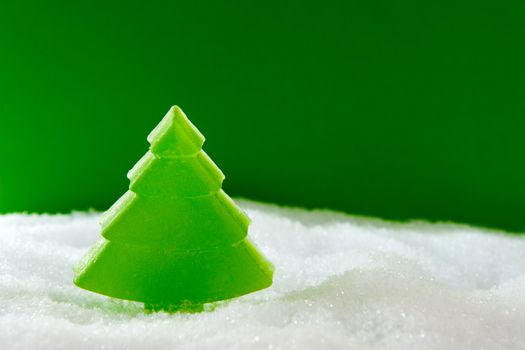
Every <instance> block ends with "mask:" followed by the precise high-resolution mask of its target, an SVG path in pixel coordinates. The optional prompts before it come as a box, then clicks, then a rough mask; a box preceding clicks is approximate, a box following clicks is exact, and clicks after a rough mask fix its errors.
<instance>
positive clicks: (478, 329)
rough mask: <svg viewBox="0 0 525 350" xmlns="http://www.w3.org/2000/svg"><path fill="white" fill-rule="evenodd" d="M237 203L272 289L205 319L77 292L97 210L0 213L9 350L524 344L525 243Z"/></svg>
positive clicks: (1, 324)
mask: <svg viewBox="0 0 525 350" xmlns="http://www.w3.org/2000/svg"><path fill="white" fill-rule="evenodd" d="M240 204H241V206H242V207H243V208H245V209H246V211H247V213H248V215H249V216H250V217H251V219H252V225H251V227H250V233H249V234H250V236H251V238H252V240H253V241H254V242H256V244H257V245H258V246H259V248H260V249H261V250H262V251H263V252H264V253H265V255H266V256H267V257H268V258H269V259H270V260H271V261H272V262H273V263H274V265H275V267H276V272H275V276H274V285H273V286H272V287H271V288H269V289H267V290H264V291H260V292H257V293H253V294H250V295H246V296H244V297H241V298H238V299H235V300H232V301H228V302H221V303H219V304H218V306H217V308H216V309H215V311H211V312H204V313H200V314H175V315H168V314H164V313H159V314H148V315H145V314H144V313H143V312H142V305H141V304H138V303H133V302H127V301H121V300H115V299H110V298H107V297H104V296H101V295H97V294H93V293H90V292H87V291H84V290H82V289H79V288H76V287H75V286H74V285H73V284H72V282H71V280H72V276H73V273H72V268H73V266H74V264H75V263H76V262H77V261H78V259H79V258H80V257H81V256H82V255H83V254H84V253H85V252H86V250H87V248H88V247H89V246H90V245H91V244H92V243H94V242H95V241H96V240H98V239H99V237H100V236H99V234H100V232H99V226H98V224H97V222H98V219H99V214H98V213H74V214H71V215H22V214H13V215H4V216H0V349H68V350H69V349H76V350H80V349H167V348H177V349H248V348H253V349H321V348H327V349H339V348H341V349H342V348H350V347H354V348H359V349H452V348H456V349H458V348H461V349H481V348H487V349H523V348H525V333H524V332H523V326H524V325H525V236H510V235H506V234H503V233H500V232H495V231H487V230H482V229H476V228H471V227H467V226H460V225H452V224H430V223H424V222H411V223H405V224H395V223H388V222H384V221H381V220H377V219H366V218H358V217H351V216H346V215H343V214H338V213H334V212H329V211H313V212H312V211H306V210H300V209H284V208H278V207H275V206H270V205H264V204H257V203H254V202H248V201H240Z"/></svg>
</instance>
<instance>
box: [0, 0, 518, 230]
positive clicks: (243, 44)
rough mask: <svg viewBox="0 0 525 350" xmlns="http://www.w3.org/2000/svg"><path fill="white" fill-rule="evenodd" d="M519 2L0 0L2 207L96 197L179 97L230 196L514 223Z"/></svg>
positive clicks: (53, 207) (112, 186)
mask: <svg viewBox="0 0 525 350" xmlns="http://www.w3.org/2000/svg"><path fill="white" fill-rule="evenodd" d="M524 15H525V3H524V2H522V1H516V2H507V1H500V2H496V1H476V2H474V1H450V2H446V1H445V2H444V1H429V2H427V1H404V0H402V1H356V0H350V1H330V0H328V1H319V2H308V1H295V2H290V1H275V2H273V1H268V2H254V1H243V2H222V1H184V2H183V1H171V2H156V1H145V2H132V1H131V2H130V1H126V2H124V1H107V2H70V1H58V2H57V1H20V2H16V1H10V2H2V3H0V29H1V30H0V118H1V119H0V120H1V125H0V149H1V152H2V153H1V159H0V164H1V171H0V211H2V212H10V211H20V210H28V211H37V212H57V211H60V212H64V211H70V210H71V209H86V208H90V207H94V208H96V209H105V208H107V207H108V206H109V205H111V204H112V203H113V202H114V201H115V200H116V199H117V198H118V197H119V196H120V195H121V194H122V193H123V192H124V191H125V190H126V188H127V185H128V181H127V179H126V177H125V175H126V172H127V170H128V169H130V168H131V167H132V166H133V164H134V163H135V162H136V161H137V160H138V159H139V158H140V157H141V156H142V154H143V153H144V152H145V151H146V149H147V143H146V135H147V134H148V133H149V132H150V130H151V129H152V128H153V127H154V126H155V125H156V124H157V123H158V121H160V119H161V118H162V116H163V115H164V114H165V112H166V111H167V110H168V108H169V107H170V105H172V104H178V105H180V106H181V107H182V108H183V109H184V110H185V112H186V114H187V115H188V116H189V117H190V119H191V120H192V121H193V122H194V124H196V125H197V127H199V129H200V130H201V131H202V132H203V134H204V135H205V136H206V137H207V142H206V144H205V150H206V151H207V152H208V153H209V154H210V156H211V157H212V158H213V159H214V160H215V162H216V163H217V164H218V165H219V167H221V169H222V170H223V171H224V172H225V174H226V176H227V179H226V181H225V184H224V187H225V190H226V191H227V192H228V193H229V194H231V195H233V196H243V197H248V198H252V199H256V200H263V201H271V202H277V203H280V204H286V205H300V206H306V207H321V208H333V209H338V210H343V211H346V212H349V213H357V214H365V215H374V216H380V217H385V218H391V219H408V218H426V219H432V220H455V221H461V222H467V223H474V224H478V225H485V226H492V227H500V228H505V229H509V230H524V229H525V216H524V208H525V206H524V204H525V183H524V181H525V177H524V175H525V174H524V173H525V155H524V152H523V151H524V149H525V137H524V133H523V131H524V127H525V95H524V93H525V89H524V82H525V69H524V64H525V63H524V62H525V48H524V38H525V21H524V18H525V16H524Z"/></svg>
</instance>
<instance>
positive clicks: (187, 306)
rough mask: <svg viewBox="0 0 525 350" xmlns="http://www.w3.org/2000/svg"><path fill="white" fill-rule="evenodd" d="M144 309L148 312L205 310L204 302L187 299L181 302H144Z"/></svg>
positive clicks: (193, 311)
mask: <svg viewBox="0 0 525 350" xmlns="http://www.w3.org/2000/svg"><path fill="white" fill-rule="evenodd" d="M144 311H145V312H146V313H153V312H167V313H170V314H172V313H176V312H185V313H196V312H203V311H204V304H198V303H192V302H190V301H186V302H183V303H180V304H167V305H166V304H148V303H144Z"/></svg>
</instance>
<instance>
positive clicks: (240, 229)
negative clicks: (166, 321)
mask: <svg viewBox="0 0 525 350" xmlns="http://www.w3.org/2000/svg"><path fill="white" fill-rule="evenodd" d="M148 141H149V142H150V145H151V147H150V151H149V152H147V153H146V155H145V156H144V157H143V158H142V159H141V160H140V161H139V162H138V163H137V164H136V165H135V167H134V168H133V169H132V170H131V171H130V172H129V173H128V177H129V179H130V190H129V191H127V192H126V193H125V194H124V195H123V196H122V197H121V198H120V199H119V200H118V201H117V202H116V203H115V204H114V205H113V206H112V207H111V208H110V209H109V210H108V211H107V212H106V213H104V215H103V216H102V221H101V224H102V236H103V238H102V240H101V241H100V242H99V243H97V244H96V245H95V246H93V247H92V248H91V250H90V251H89V252H88V253H87V254H86V255H85V256H84V257H83V258H82V260H81V261H80V262H79V263H78V265H77V266H76V267H75V280H74V283H75V284H76V285H77V286H79V287H81V288H84V289H87V290H90V291H93V292H96V293H100V294H104V295H107V296H110V297H114V298H121V299H127V300H134V301H139V302H143V303H144V305H145V308H146V309H147V310H152V311H159V310H164V311H168V312H176V311H200V310H202V309H203V304H205V303H209V302H213V301H218V300H224V299H230V298H233V297H237V296H240V295H243V294H247V293H251V292H254V291H257V290H260V289H263V288H266V287H268V286H270V285H271V284H272V277H273V266H272V264H271V263H270V262H269V261H268V260H266V258H265V257H264V256H263V255H262V254H261V253H260V252H259V251H258V250H257V248H256V247H255V246H254V245H253V244H252V243H251V242H250V240H249V239H248V237H247V233H248V226H249V223H250V221H249V219H248V217H247V216H246V215H245V214H244V212H243V211H242V210H241V209H240V208H239V207H237V205H235V203H234V202H233V200H232V199H231V198H230V197H228V195H227V194H226V193H225V192H224V191H223V190H222V189H221V186H222V181H223V180H224V175H223V174H222V172H221V171H220V169H219V168H218V167H217V166H216V165H215V164H214V163H213V162H212V160H211V159H210V158H209V157H208V156H207V155H206V153H204V151H202V149H201V148H202V145H203V144H204V137H203V136H202V134H201V133H200V132H199V131H198V130H197V128H196V127H195V126H194V125H193V124H192V123H191V122H190V121H189V120H188V118H187V117H186V116H185V115H184V113H183V112H182V110H181V109H180V108H178V107H177V106H174V107H172V108H171V109H170V111H169V112H168V114H166V116H165V117H164V119H163V120H162V121H161V122H160V124H159V125H158V126H157V127H156V128H155V129H154V130H153V131H152V132H151V134H150V135H149V136H148Z"/></svg>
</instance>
